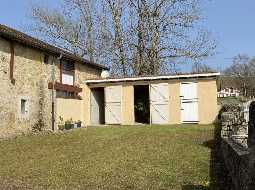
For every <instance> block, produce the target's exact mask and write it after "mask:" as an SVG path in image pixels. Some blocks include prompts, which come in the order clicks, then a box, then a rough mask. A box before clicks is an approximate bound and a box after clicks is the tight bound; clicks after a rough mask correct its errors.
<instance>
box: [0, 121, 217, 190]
mask: <svg viewBox="0 0 255 190" xmlns="http://www.w3.org/2000/svg"><path fill="white" fill-rule="evenodd" d="M213 131H214V126H212V125H207V126H196V125H185V126H152V127H148V126H141V127H109V128H107V127H105V128H88V129H77V130H73V131H70V132H68V133H64V134H60V133H59V134H48V135H33V136H23V137H18V138H17V139H13V140H7V141H0V189H5V188H6V189H8V188H10V189H93V190H94V189H141V190H145V189H153V190H154V189H171V190H179V189H180V190H199V189H209V181H210V176H209V173H210V171H209V170H210V151H211V150H210V148H208V147H206V146H204V145H203V143H205V142H206V141H209V140H211V139H213V133H214V132H213Z"/></svg>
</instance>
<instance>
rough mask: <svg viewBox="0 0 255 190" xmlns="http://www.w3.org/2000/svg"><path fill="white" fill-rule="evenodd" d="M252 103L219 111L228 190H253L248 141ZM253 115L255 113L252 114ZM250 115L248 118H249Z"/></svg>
mask: <svg viewBox="0 0 255 190" xmlns="http://www.w3.org/2000/svg"><path fill="white" fill-rule="evenodd" d="M251 102H252V101H250V102H247V103H244V104H241V105H224V106H223V108H222V110H221V111H220V115H219V117H220V122H221V127H222V131H221V137H222V143H221V152H222V154H223V159H224V163H225V166H226V169H227V170H228V175H229V177H230V181H231V185H230V186H231V187H229V189H230V190H254V189H255V186H254V185H252V180H253V179H252V178H253V177H252V176H254V175H255V173H254V169H253V168H254V162H253V160H255V158H253V156H252V154H251V145H250V144H249V139H250V137H251V135H252V134H251V133H248V128H250V126H251V122H250V117H251V115H252V114H253V113H252V114H251V113H249V106H250V104H251ZM254 114H255V113H254ZM249 115H250V117H249Z"/></svg>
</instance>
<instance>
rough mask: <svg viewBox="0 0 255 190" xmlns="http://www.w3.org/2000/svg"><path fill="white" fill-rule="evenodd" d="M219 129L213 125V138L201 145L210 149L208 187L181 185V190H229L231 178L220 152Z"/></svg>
mask: <svg viewBox="0 0 255 190" xmlns="http://www.w3.org/2000/svg"><path fill="white" fill-rule="evenodd" d="M221 140H222V139H221V127H220V126H218V125H215V130H214V138H213V139H211V140H209V141H206V142H204V143H203V144H202V146H205V147H207V148H210V149H211V154H210V174H209V175H210V179H209V180H210V183H209V187H208V186H207V187H205V186H200V185H192V184H190V185H183V186H182V190H229V189H231V178H230V177H229V175H228V171H227V169H226V166H225V163H224V159H223V154H222V152H221Z"/></svg>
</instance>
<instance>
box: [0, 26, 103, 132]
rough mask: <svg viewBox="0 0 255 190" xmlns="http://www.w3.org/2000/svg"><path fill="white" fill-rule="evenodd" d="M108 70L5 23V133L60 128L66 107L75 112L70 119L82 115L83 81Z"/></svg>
mask: <svg viewBox="0 0 255 190" xmlns="http://www.w3.org/2000/svg"><path fill="white" fill-rule="evenodd" d="M103 70H108V68H106V67H104V66H102V65H99V64H96V63H91V62H89V61H87V60H85V59H83V58H81V57H78V56H75V55H73V54H71V53H69V52H67V51H64V50H62V49H59V48H57V47H54V46H52V45H49V44H47V43H44V42H42V41H40V40H37V39H35V38H32V37H30V36H28V35H26V34H24V33H21V32H19V31H16V30H14V29H11V28H9V27H6V26H3V25H0V84H1V91H0V119H1V122H0V129H8V130H10V129H11V130H28V129H29V130H31V129H33V128H37V129H40V128H43V129H51V128H52V127H53V126H55V127H57V125H53V124H55V123H56V122H57V121H58V119H59V118H58V117H60V115H59V114H60V113H61V110H62V109H66V111H67V112H68V111H69V112H72V114H71V115H70V118H71V117H72V115H73V116H76V115H75V114H76V113H75V110H77V109H78V110H79V112H80V109H79V108H77V107H76V105H77V102H79V101H82V95H81V94H82V91H83V86H82V81H84V80H86V79H87V78H95V77H99V76H100V74H101V72H102V71H103ZM53 86H54V90H52V88H53ZM58 105H60V107H58ZM78 105H81V103H80V102H79V103H78ZM61 106H63V107H61ZM52 111H53V112H54V114H52V113H53V112H52ZM73 119H75V118H73ZM52 121H55V122H52ZM0 132H1V131H0Z"/></svg>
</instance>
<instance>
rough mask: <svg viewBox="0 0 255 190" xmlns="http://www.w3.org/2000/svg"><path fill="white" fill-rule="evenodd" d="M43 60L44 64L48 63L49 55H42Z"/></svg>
mask: <svg viewBox="0 0 255 190" xmlns="http://www.w3.org/2000/svg"><path fill="white" fill-rule="evenodd" d="M43 62H44V63H45V64H48V63H49V55H46V54H45V55H44V58H43Z"/></svg>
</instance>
